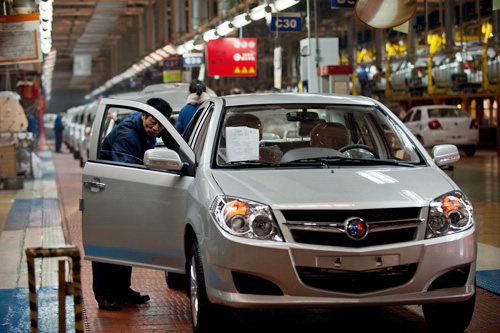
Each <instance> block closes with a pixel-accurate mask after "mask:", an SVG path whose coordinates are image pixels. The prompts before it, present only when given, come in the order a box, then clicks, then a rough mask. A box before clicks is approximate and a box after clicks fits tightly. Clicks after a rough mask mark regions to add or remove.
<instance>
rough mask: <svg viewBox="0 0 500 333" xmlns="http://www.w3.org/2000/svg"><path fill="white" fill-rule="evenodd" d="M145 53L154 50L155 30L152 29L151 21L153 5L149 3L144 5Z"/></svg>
mask: <svg viewBox="0 0 500 333" xmlns="http://www.w3.org/2000/svg"><path fill="white" fill-rule="evenodd" d="M145 15H146V24H147V26H146V29H145V32H146V40H147V44H146V52H147V53H149V52H151V51H153V50H154V47H155V29H154V20H153V4H152V3H151V2H149V3H148V4H147V5H146V13H145Z"/></svg>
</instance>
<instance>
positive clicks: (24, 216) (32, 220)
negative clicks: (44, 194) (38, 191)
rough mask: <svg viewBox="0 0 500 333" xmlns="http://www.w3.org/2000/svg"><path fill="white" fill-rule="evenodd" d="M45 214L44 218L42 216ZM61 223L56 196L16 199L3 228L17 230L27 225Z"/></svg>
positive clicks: (38, 225)
mask: <svg viewBox="0 0 500 333" xmlns="http://www.w3.org/2000/svg"><path fill="white" fill-rule="evenodd" d="M44 214H45V216H46V218H43V215H44ZM42 220H43V221H44V223H45V224H44V225H45V226H55V225H60V224H61V219H60V216H59V202H58V200H57V199H56V198H50V199H45V198H33V199H16V200H15V201H14V203H13V204H12V207H11V208H10V210H9V215H7V220H6V221H5V226H4V230H19V229H24V228H26V227H27V226H30V227H41V226H42Z"/></svg>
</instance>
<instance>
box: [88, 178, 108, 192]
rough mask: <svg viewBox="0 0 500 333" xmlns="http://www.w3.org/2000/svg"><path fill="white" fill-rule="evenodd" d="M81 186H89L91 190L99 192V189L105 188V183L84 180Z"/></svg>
mask: <svg viewBox="0 0 500 333" xmlns="http://www.w3.org/2000/svg"><path fill="white" fill-rule="evenodd" d="M83 186H85V187H87V188H90V190H91V191H92V192H99V191H100V190H104V189H105V188H106V184H104V183H100V182H96V181H90V180H88V181H84V182H83Z"/></svg>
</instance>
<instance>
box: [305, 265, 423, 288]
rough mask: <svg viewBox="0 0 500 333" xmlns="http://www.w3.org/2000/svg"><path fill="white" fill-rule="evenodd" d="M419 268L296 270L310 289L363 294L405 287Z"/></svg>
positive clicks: (402, 266)
mask: <svg viewBox="0 0 500 333" xmlns="http://www.w3.org/2000/svg"><path fill="white" fill-rule="evenodd" d="M417 266H418V264H416V263H415V264H408V265H401V266H393V267H386V268H380V269H376V270H370V271H362V272H353V271H341V270H335V269H328V268H315V267H301V266H297V267H296V269H297V273H298V274H299V277H300V280H301V281H302V282H303V283H304V284H306V285H308V286H310V287H313V288H318V289H323V290H329V291H335V292H343V293H351V294H361V293H367V292H373V291H378V290H382V289H389V288H394V287H397V286H400V285H403V284H405V283H407V282H408V281H410V280H411V279H412V277H413V276H414V274H415V271H416V270H417Z"/></svg>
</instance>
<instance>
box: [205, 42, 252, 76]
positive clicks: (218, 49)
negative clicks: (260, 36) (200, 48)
mask: <svg viewBox="0 0 500 333" xmlns="http://www.w3.org/2000/svg"><path fill="white" fill-rule="evenodd" d="M207 56H208V61H207V63H208V75H209V76H216V75H218V76H256V75H257V38H219V39H214V40H210V41H209V42H208V45H207Z"/></svg>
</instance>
